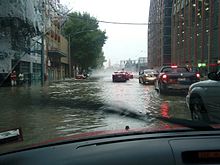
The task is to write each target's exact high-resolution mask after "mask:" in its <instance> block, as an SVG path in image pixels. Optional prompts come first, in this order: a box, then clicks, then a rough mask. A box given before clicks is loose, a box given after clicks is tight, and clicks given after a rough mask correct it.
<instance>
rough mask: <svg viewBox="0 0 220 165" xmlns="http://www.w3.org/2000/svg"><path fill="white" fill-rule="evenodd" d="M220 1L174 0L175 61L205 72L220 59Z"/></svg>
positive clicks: (174, 62)
mask: <svg viewBox="0 0 220 165" xmlns="http://www.w3.org/2000/svg"><path fill="white" fill-rule="evenodd" d="M219 11H220V1H219V0H174V1H173V11H172V63H173V64H178V65H187V66H189V67H191V68H196V69H197V70H200V71H201V73H202V74H207V72H210V71H214V70H216V69H218V67H219V66H218V65H219V63H220V61H219V60H220V32H219V28H220V13H219Z"/></svg>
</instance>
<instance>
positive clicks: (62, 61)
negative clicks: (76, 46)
mask: <svg viewBox="0 0 220 165" xmlns="http://www.w3.org/2000/svg"><path fill="white" fill-rule="evenodd" d="M46 49H47V51H46V52H47V59H46V61H47V62H46V64H47V67H46V73H47V78H48V80H49V81H54V80H62V79H65V78H66V77H69V52H68V41H67V39H66V38H64V36H63V35H62V34H61V29H60V22H53V24H52V27H51V30H50V31H49V33H48V35H47V37H46Z"/></svg>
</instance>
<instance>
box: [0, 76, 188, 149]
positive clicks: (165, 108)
mask: <svg viewBox="0 0 220 165" xmlns="http://www.w3.org/2000/svg"><path fill="white" fill-rule="evenodd" d="M0 97H1V101H0V106H1V107H0V113H1V115H0V130H7V129H11V128H17V127H19V128H22V131H23V135H24V141H23V142H21V143H18V144H17V145H18V146H22V145H29V144H33V143H37V142H41V141H45V140H48V139H52V138H56V137H61V136H70V135H73V134H77V133H82V132H89V131H97V130H115V129H124V128H125V126H127V125H128V126H129V127H130V128H132V129H133V128H134V129H135V128H140V127H141V128H142V127H147V128H154V127H157V128H158V127H160V126H163V125H164V123H163V122H161V121H158V120H157V119H155V116H165V117H176V118H184V119H190V114H189V110H187V107H186V105H185V96H161V95H160V94H158V93H157V92H156V91H155V90H154V86H150V85H141V84H139V83H138V79H135V78H134V79H131V80H129V81H127V82H126V83H113V82H112V80H111V76H105V77H91V78H90V79H87V80H66V81H62V82H56V83H52V84H50V85H45V86H44V87H41V86H31V87H13V88H11V87H5V88H0ZM134 114H138V115H137V116H138V117H137V116H136V117H135V115H134ZM139 116H143V119H144V120H140V118H139ZM3 148H4V147H2V149H3ZM0 150H1V149H0ZM3 151H4V150H3Z"/></svg>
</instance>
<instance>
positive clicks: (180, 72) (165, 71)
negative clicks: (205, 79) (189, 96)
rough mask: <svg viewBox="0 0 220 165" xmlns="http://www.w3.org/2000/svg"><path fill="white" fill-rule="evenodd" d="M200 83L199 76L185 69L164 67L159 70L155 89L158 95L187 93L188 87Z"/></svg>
mask: <svg viewBox="0 0 220 165" xmlns="http://www.w3.org/2000/svg"><path fill="white" fill-rule="evenodd" d="M198 81H200V74H199V73H196V72H190V71H189V70H188V68H187V67H181V66H164V67H162V68H161V69H160V71H159V75H158V76H157V79H156V82H155V89H156V90H158V91H159V92H160V93H168V92H174V91H175V92H177V91H179V92H187V91H188V89H189V86H190V85H191V84H193V83H196V82H198Z"/></svg>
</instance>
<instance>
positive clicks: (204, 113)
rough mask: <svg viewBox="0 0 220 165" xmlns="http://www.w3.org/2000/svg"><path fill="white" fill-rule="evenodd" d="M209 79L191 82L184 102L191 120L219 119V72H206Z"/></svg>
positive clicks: (217, 120)
mask: <svg viewBox="0 0 220 165" xmlns="http://www.w3.org/2000/svg"><path fill="white" fill-rule="evenodd" d="M208 78H209V79H210V80H205V81H200V82H197V83H195V84H192V85H191V86H190V88H189V92H188V95H187V96H186V103H187V106H188V108H189V110H190V112H191V117H192V119H193V120H205V121H216V122H219V121H220V72H211V73H209V74H208Z"/></svg>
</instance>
